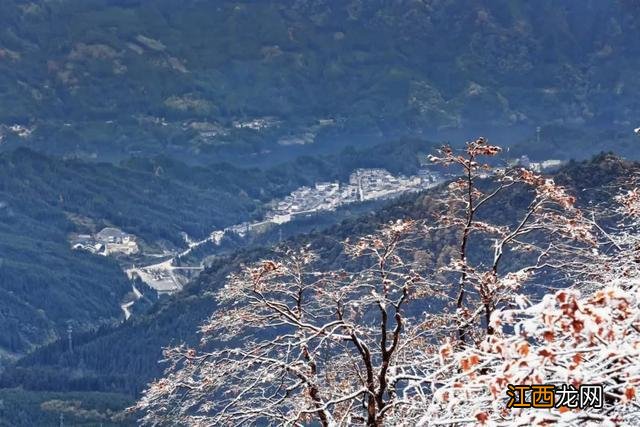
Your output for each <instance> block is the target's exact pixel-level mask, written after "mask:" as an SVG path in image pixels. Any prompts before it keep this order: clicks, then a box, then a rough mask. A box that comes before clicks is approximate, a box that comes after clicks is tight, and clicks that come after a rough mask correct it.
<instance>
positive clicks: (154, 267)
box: [70, 156, 562, 293]
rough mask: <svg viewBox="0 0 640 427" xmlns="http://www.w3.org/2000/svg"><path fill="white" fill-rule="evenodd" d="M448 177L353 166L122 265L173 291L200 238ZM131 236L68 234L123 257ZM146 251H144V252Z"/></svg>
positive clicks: (192, 269) (189, 271) (109, 231)
mask: <svg viewBox="0 0 640 427" xmlns="http://www.w3.org/2000/svg"><path fill="white" fill-rule="evenodd" d="M561 164H562V162H560V161H557V160H551V161H545V162H540V163H534V162H531V161H529V159H528V158H526V157H524V156H523V157H522V158H519V159H516V160H513V161H512V162H510V166H521V167H525V168H529V169H533V170H536V171H541V172H547V171H549V170H551V169H556V168H557V167H559V166H560V165H561ZM445 178H447V177H443V176H442V175H441V174H440V173H438V172H436V171H434V170H432V169H430V168H429V166H428V165H423V168H422V169H420V170H419V172H418V174H417V175H412V176H404V175H400V176H395V175H393V174H392V173H390V172H389V171H387V170H386V169H373V168H370V169H356V170H355V171H353V173H351V175H350V176H349V179H348V181H346V182H338V181H334V182H319V183H316V184H315V185H314V186H313V187H310V186H303V187H300V188H298V189H296V190H294V191H293V192H291V193H290V194H289V195H288V196H286V197H284V198H282V199H276V200H273V201H271V202H269V203H268V204H267V209H268V210H267V212H266V214H265V216H264V218H263V219H262V220H258V221H254V222H243V223H240V224H235V225H232V226H229V227H225V228H224V229H221V230H214V231H212V232H211V233H210V234H209V235H208V236H207V237H205V238H204V239H202V240H199V241H195V240H192V239H191V238H190V237H189V236H187V235H186V234H185V235H184V236H183V237H184V239H185V243H186V244H187V248H186V249H184V250H182V251H180V252H177V253H167V254H166V256H163V260H162V261H161V262H155V263H153V264H151V265H146V266H136V265H133V266H132V267H130V268H126V270H125V271H126V273H127V275H128V276H129V277H130V278H131V279H134V278H139V279H140V280H142V281H143V282H145V283H146V284H148V285H149V286H151V287H152V288H154V289H155V290H156V291H158V293H173V292H176V291H178V290H180V289H181V288H182V286H183V284H184V283H185V282H186V281H187V280H186V279H187V278H188V277H192V276H193V274H197V272H198V271H200V270H201V269H202V268H203V266H202V265H198V266H183V265H178V264H181V263H178V262H176V260H177V259H182V258H184V257H186V256H187V255H189V253H190V252H191V251H192V250H194V249H196V248H198V247H200V246H201V245H203V244H205V243H209V242H211V243H213V244H214V245H220V244H221V243H222V241H223V239H224V238H225V237H228V236H229V235H235V236H237V237H240V238H245V237H247V236H248V235H250V234H260V233H262V232H264V231H265V230H267V229H269V228H270V227H273V226H278V225H282V224H285V223H288V222H290V221H292V220H294V219H295V218H296V217H298V216H302V217H304V216H309V215H313V214H315V213H320V212H327V211H334V210H336V209H337V208H339V207H341V206H344V205H348V204H351V203H359V202H367V201H373V200H384V199H390V198H393V197H397V196H400V195H401V194H405V193H410V192H418V191H422V190H425V189H427V188H430V187H434V186H436V185H438V184H440V183H441V182H443V180H444V179H445ZM136 240H137V239H136V236H134V235H131V234H127V233H125V232H124V231H122V230H120V229H118V228H114V227H107V228H104V229H102V230H101V231H100V232H98V233H96V234H94V235H89V234H72V235H71V237H70V243H71V246H72V248H73V249H77V250H85V251H89V252H91V253H94V254H99V255H103V256H108V255H113V256H120V257H123V256H124V258H125V259H131V258H129V256H132V255H136V254H140V255H143V256H144V255H145V254H141V251H140V248H139V246H138V243H137V242H136ZM147 255H148V254H147Z"/></svg>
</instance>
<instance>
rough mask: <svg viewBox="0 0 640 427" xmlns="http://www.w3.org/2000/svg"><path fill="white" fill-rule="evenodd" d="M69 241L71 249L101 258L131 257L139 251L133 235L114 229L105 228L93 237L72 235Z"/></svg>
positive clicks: (89, 235)
mask: <svg viewBox="0 0 640 427" xmlns="http://www.w3.org/2000/svg"><path fill="white" fill-rule="evenodd" d="M69 240H70V243H71V247H72V248H73V249H75V250H84V251H88V252H91V253H94V254H98V255H103V256H107V255H116V254H122V255H133V254H137V253H138V252H139V251H140V249H139V248H138V244H137V243H136V237H135V236H134V235H132V234H128V233H125V232H124V231H122V230H120V229H119V228H115V227H105V228H103V229H102V230H101V231H99V232H98V233H96V234H94V235H91V234H72V235H71V237H70V239H69Z"/></svg>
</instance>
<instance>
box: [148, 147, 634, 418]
mask: <svg viewBox="0 0 640 427" xmlns="http://www.w3.org/2000/svg"><path fill="white" fill-rule="evenodd" d="M499 152H500V149H499V147H495V146H491V145H489V144H488V143H487V141H485V140H484V139H482V138H481V139H478V140H476V141H472V142H470V143H468V144H467V146H466V148H465V149H464V150H463V151H462V152H461V153H457V152H455V151H454V150H453V149H451V148H449V147H444V148H443V149H442V150H441V151H440V154H439V155H438V156H434V157H432V160H433V161H434V162H437V163H439V164H442V165H458V166H460V167H461V168H462V176H461V178H460V179H456V180H454V181H452V182H451V183H450V184H449V185H448V186H445V187H443V188H442V189H441V192H440V193H439V194H436V195H433V196H431V198H430V199H429V200H430V202H431V203H432V204H433V206H432V208H433V209H432V210H433V211H435V212H437V215H436V217H435V218H427V219H426V220H424V221H418V220H409V219H404V220H399V221H397V222H392V223H389V224H387V225H386V226H384V227H383V228H382V229H381V230H380V231H379V232H377V233H375V234H372V235H367V236H363V237H359V238H356V239H353V240H352V241H347V242H344V251H343V256H344V257H345V260H344V263H343V268H341V269H332V270H328V269H326V268H325V267H323V266H324V265H326V263H325V262H323V261H325V260H323V259H322V255H321V254H318V253H314V252H313V251H311V250H310V249H309V247H305V248H300V249H296V250H284V251H280V252H278V253H277V254H276V255H274V257H273V258H271V259H265V260H262V261H260V262H258V263H255V264H253V265H249V266H245V267H244V268H242V269H240V271H238V272H237V273H235V274H233V275H231V276H230V277H229V279H228V282H227V284H226V285H225V286H224V287H223V288H222V289H220V290H219V291H218V292H217V294H216V299H217V308H216V311H215V312H214V314H213V315H212V316H211V318H210V319H209V320H208V321H207V322H206V323H205V324H204V325H203V326H202V328H201V332H202V334H203V341H202V345H201V346H200V347H198V348H190V347H187V346H184V345H183V346H179V347H173V348H168V349H166V350H165V355H166V361H167V362H168V363H169V367H168V369H167V374H166V376H165V377H164V378H162V379H160V380H157V381H155V382H154V383H152V384H151V385H150V387H149V389H148V390H147V391H146V392H145V393H144V396H143V398H142V399H141V400H140V401H139V403H138V405H137V407H136V409H137V410H140V411H142V412H144V418H143V422H145V423H147V424H162V423H178V424H185V425H196V426H197V425H206V426H209V425H247V424H258V425H263V424H268V425H292V426H293V425H295V426H298V425H310V424H319V425H325V426H337V425H368V426H380V425H452V424H455V425H458V424H466V423H468V424H507V425H532V424H545V423H550V422H561V423H565V424H567V425H571V424H580V423H585V422H591V423H593V424H598V425H599V424H603V423H610V424H612V425H613V424H619V423H623V424H624V423H626V424H637V423H638V422H640V419H639V418H637V416H638V411H637V408H638V405H637V404H636V402H635V394H636V386H637V383H638V381H640V368H639V366H640V363H639V362H640V360H639V359H638V357H639V352H640V332H639V331H640V329H639V328H640V323H639V319H640V309H639V304H640V294H638V292H640V287H639V286H638V284H640V279H639V278H640V275H639V274H638V273H640V271H638V269H639V268H640V254H639V253H638V248H639V247H640V238H639V237H637V236H640V233H638V227H639V226H640V225H639V224H640V221H638V219H637V218H639V217H640V191H638V190H637V189H634V188H631V189H629V190H628V191H624V192H622V193H621V194H620V196H619V197H617V201H618V202H619V204H620V205H619V206H620V207H619V208H618V209H615V211H614V212H609V213H608V216H609V219H611V218H615V219H616V220H617V221H619V224H618V227H617V228H616V230H615V232H611V231H605V229H604V228H603V227H601V226H600V225H598V224H597V223H596V217H595V215H594V216H590V217H589V218H587V215H586V214H585V213H584V212H583V211H581V210H580V209H578V208H577V207H576V206H575V199H574V198H573V197H572V196H570V195H569V193H568V192H567V191H566V190H565V189H564V188H563V187H561V186H559V185H557V184H556V183H555V182H554V181H553V180H551V179H549V178H545V177H543V176H540V175H538V174H536V173H534V172H532V171H530V170H528V169H524V168H520V167H512V168H504V169H498V170H495V169H493V168H492V167H491V166H490V165H488V164H485V163H483V160H482V159H483V158H487V157H489V158H490V157H494V156H495V155H496V154H498V153H499ZM509 195H512V196H514V197H516V198H517V199H518V201H519V202H518V206H519V207H518V208H517V209H516V208H514V207H513V206H512V207H510V208H509V209H507V208H506V204H508V203H510V202H509V200H511V199H510V198H509ZM501 207H502V208H503V210H504V212H503V213H504V214H505V215H506V217H504V218H503V217H502V216H501V215H500V214H501V212H499V211H500V209H501ZM507 213H508V215H507ZM514 215H515V216H514ZM436 243H439V245H436ZM451 246H453V250H449V251H447V250H445V248H446V247H451ZM425 247H427V248H434V247H438V248H439V249H438V250H440V251H441V252H442V253H441V254H440V256H439V257H437V258H438V262H436V264H438V265H436V266H434V265H433V264H434V263H425V262H424V259H423V258H422V257H420V256H416V254H417V253H418V250H419V249H424V248H425ZM347 259H348V261H347ZM552 281H553V287H555V289H553V287H552V286H551V282H552ZM536 289H545V290H546V292H545V293H546V295H544V296H543V297H542V298H540V299H538V300H535V295H537V294H541V293H542V292H539V291H538V292H536V291H535V290H536ZM532 300H533V302H532ZM532 384H547V385H549V384H551V385H561V384H565V385H567V386H580V385H588V384H597V385H602V386H603V391H604V402H603V408H591V409H586V410H578V409H576V408H574V407H573V406H575V405H574V403H575V402H569V401H567V402H564V403H563V402H560V403H559V404H558V405H557V407H553V408H548V409H528V408H517V407H516V408H508V407H507V396H508V395H507V394H506V393H507V391H508V390H509V385H512V386H523V385H532Z"/></svg>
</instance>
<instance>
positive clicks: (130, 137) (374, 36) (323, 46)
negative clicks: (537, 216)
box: [0, 0, 640, 161]
mask: <svg viewBox="0 0 640 427" xmlns="http://www.w3.org/2000/svg"><path fill="white" fill-rule="evenodd" d="M0 7H1V9H2V14H1V15H0V28H2V30H0V88H1V89H0V102H1V103H2V105H3V109H2V111H1V112H0V126H2V127H1V130H2V134H3V142H4V144H1V145H0V147H2V146H5V147H11V146H14V145H18V144H25V145H29V146H32V147H36V148H38V149H41V150H46V151H49V152H54V153H59V154H60V153H66V154H73V155H78V156H84V157H89V158H91V157H92V156H96V155H97V156H98V157H99V158H107V159H109V158H113V156H118V157H120V156H123V155H127V154H130V153H134V154H140V153H144V154H157V153H171V154H172V155H174V156H178V155H179V156H182V157H183V158H184V159H187V160H190V161H193V160H194V159H196V158H198V159H199V158H202V157H209V158H212V157H215V158H221V157H222V156H224V157H226V158H231V159H234V158H236V157H237V156H238V155H240V154H243V153H245V154H246V153H257V152H260V153H262V157H263V158H264V154H265V153H267V152H269V151H273V150H276V151H278V148H279V147H280V148H282V147H283V146H284V147H285V148H286V149H285V150H280V151H283V152H284V151H287V150H289V151H290V150H295V147H299V145H301V144H307V145H308V144H313V143H314V141H315V144H316V145H318V144H319V145H322V144H331V143H332V142H335V140H339V139H340V138H353V137H354V136H355V135H370V136H375V135H380V134H381V132H382V134H384V133H387V134H390V133H408V132H417V131H422V130H424V131H426V132H428V133H429V132H431V133H432V132H434V131H436V130H438V129H440V130H443V129H456V128H461V129H478V128H479V127H481V128H482V129H485V130H486V129H487V128H490V127H509V128H512V129H514V132H515V129H529V132H530V134H531V135H533V129H534V128H535V127H536V126H538V125H548V124H554V125H560V126H573V125H580V126H582V125H606V126H607V127H623V128H625V129H626V128H629V126H631V124H630V121H633V120H635V119H636V117H635V116H634V115H635V111H637V107H638V102H639V101H638V99H640V78H638V73H637V72H636V71H637V70H638V68H639V66H640V45H639V44H638V43H637V40H638V39H640V24H639V22H640V18H639V17H640V3H638V1H637V0H617V1H607V2H603V1H598V0H587V1H585V0H567V1H562V2H558V1H553V0H541V1H536V2H522V1H513V0H482V1H476V0H455V1H454V0H434V1H413V0H393V1H382V0H374V1H361V0H353V1H329V0H296V1H291V2H282V1H273V0H267V1H229V0H222V1H215V2H213V1H211V2H208V1H199V0H187V1H184V2H180V4H179V5H178V4H176V3H175V2H173V1H156V2H146V1H134V0H119V1H107V0H90V1H69V0H58V1H43V0H41V1H34V2H31V3H25V2H21V1H13V0H2V1H1V2H0ZM14 125H18V126H17V127H13V128H11V126H14ZM445 134H446V132H445ZM578 153H579V152H578Z"/></svg>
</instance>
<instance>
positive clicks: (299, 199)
mask: <svg viewBox="0 0 640 427" xmlns="http://www.w3.org/2000/svg"><path fill="white" fill-rule="evenodd" d="M439 182H440V177H439V176H438V175H436V174H434V173H432V172H429V171H426V170H425V171H421V173H420V174H419V175H417V176H410V177H406V176H394V175H392V174H391V173H390V172H389V171H387V170H386V169H356V170H355V171H354V172H353V173H352V174H351V176H350V177H349V181H348V183H343V184H341V183H339V182H320V183H317V184H316V185H315V186H314V187H300V188H298V189H297V190H295V191H294V192H292V193H291V194H290V195H288V196H287V197H285V198H284V199H282V200H278V201H275V202H272V209H271V210H270V211H269V213H268V214H267V216H266V219H267V220H270V221H272V222H276V223H282V222H287V221H288V220H289V219H290V217H291V216H292V215H298V214H305V213H311V212H316V211H323V210H334V209H335V208H337V207H338V206H340V205H343V204H347V203H353V202H363V201H367V200H374V199H384V198H388V197H393V196H397V195H398V194H400V193H404V192H409V191H419V190H422V189H425V188H429V187H432V186H434V185H437V184H438V183H439Z"/></svg>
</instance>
